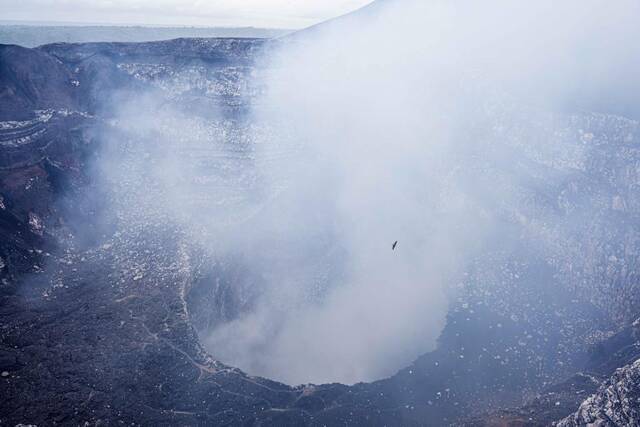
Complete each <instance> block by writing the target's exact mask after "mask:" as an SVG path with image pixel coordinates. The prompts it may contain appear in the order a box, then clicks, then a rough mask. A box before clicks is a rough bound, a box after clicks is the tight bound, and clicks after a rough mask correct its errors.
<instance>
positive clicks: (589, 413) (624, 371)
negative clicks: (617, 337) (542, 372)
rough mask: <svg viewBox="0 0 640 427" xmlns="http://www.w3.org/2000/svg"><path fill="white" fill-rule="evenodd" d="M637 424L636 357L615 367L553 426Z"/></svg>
mask: <svg viewBox="0 0 640 427" xmlns="http://www.w3.org/2000/svg"><path fill="white" fill-rule="evenodd" d="M638 425H640V359H639V360H637V361H636V362H635V363H632V364H631V365H627V366H625V367H623V368H620V369H618V370H616V372H615V373H614V374H613V375H612V376H611V378H609V379H608V380H606V381H605V382H604V384H602V386H601V387H600V388H599V389H598V391H597V392H596V393H595V394H594V395H593V396H591V397H589V398H588V399H587V400H585V401H584V402H583V403H582V404H581V405H580V408H579V409H578V411H577V412H576V413H575V414H573V415H571V416H569V417H567V418H565V419H563V420H562V421H560V422H558V423H557V424H556V426H557V427H583V426H601V427H620V426H638Z"/></svg>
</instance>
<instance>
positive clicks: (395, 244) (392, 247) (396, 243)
mask: <svg viewBox="0 0 640 427" xmlns="http://www.w3.org/2000/svg"><path fill="white" fill-rule="evenodd" d="M396 246H398V241H397V240H396V241H395V242H393V246H391V250H392V251H395V250H396Z"/></svg>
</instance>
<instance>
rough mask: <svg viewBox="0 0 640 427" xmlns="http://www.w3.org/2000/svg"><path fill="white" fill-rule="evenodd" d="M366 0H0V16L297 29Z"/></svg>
mask: <svg viewBox="0 0 640 427" xmlns="http://www.w3.org/2000/svg"><path fill="white" fill-rule="evenodd" d="M370 2H371V0H0V20H20V21H48V22H52V21H57V22H78V23H117V24H144V25H195V26H225V27H229V26H254V27H268V28H302V27H306V26H309V25H312V24H315V23H317V22H321V21H323V20H326V19H328V18H331V17H334V16H338V15H342V14H344V13H347V12H350V11H352V10H355V9H358V8H359V7H361V6H364V5H365V4H367V3H370Z"/></svg>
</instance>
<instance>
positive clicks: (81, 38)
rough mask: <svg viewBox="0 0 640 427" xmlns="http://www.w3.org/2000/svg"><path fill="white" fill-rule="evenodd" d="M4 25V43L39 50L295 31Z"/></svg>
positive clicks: (262, 36)
mask: <svg viewBox="0 0 640 427" xmlns="http://www.w3.org/2000/svg"><path fill="white" fill-rule="evenodd" d="M2 22H3V23H0V44H12V45H19V46H23V47H37V46H42V45H45V44H51V43H91V42H148V41H162V40H171V39H177V38H260V39H269V38H274V37H279V36H283V35H285V34H287V33H289V32H291V30H282V29H268V28H253V27H242V28H227V27H211V28H207V27H151V26H136V25H131V26H127V25H111V26H110V25H103V24H96V25H79V24H68V25H65V24H62V23H60V24H58V23H47V25H45V24H43V25H39V24H38V23H35V22H29V23H17V22H15V23H7V22H8V21H2Z"/></svg>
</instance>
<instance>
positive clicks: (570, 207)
mask: <svg viewBox="0 0 640 427" xmlns="http://www.w3.org/2000/svg"><path fill="white" fill-rule="evenodd" d="M267 44H268V42H265V41H262V40H257V39H178V40H173V41H167V42H153V43H141V44H129V43H90V44H54V45H46V46H42V47H40V48H36V49H26V48H21V47H17V46H0V280H1V281H2V282H1V285H0V320H1V321H0V375H1V377H0V395H2V396H3V398H4V401H3V405H2V406H1V407H0V425H18V424H23V425H24V424H26V425H28V424H35V425H80V424H83V425H84V424H85V423H86V425H116V424H130V425H150V424H151V425H176V424H177V425H318V426H320V425H363V426H364V425H367V426H370V425H380V426H382V425H403V426H407V425H513V426H521V425H553V424H554V423H555V424H556V425H562V426H574V425H575V426H579V425H587V424H592V425H611V426H617V425H620V426H622V425H638V424H639V423H640V421H639V420H640V419H639V415H638V408H639V407H640V403H639V402H638V396H639V394H638V393H639V390H640V383H639V381H638V375H639V374H638V372H639V370H640V367H639V366H638V362H637V361H638V360H639V359H640V345H639V342H638V323H637V322H635V323H634V321H636V319H637V318H638V316H639V315H640V310H639V309H638V307H640V305H639V303H640V290H639V288H638V273H637V265H638V259H639V256H640V237H639V235H638V230H637V224H638V221H639V220H640V218H639V214H640V198H639V195H640V192H639V191H638V186H639V185H640V124H639V123H638V122H637V121H635V120H632V119H629V118H623V117H619V116H615V115H611V114H606V113H597V114H596V113H583V112H569V113H557V114H556V113H554V114H546V113H540V112H537V111H530V110H526V109H522V110H516V112H515V113H513V111H514V110H509V111H512V113H510V114H512V115H511V116H509V117H504V116H503V112H504V111H505V109H503V108H501V107H500V106H499V105H498V106H492V107H491V108H493V110H492V111H493V115H492V116H491V117H492V120H493V121H494V124H495V126H493V127H492V129H493V132H494V134H492V135H489V136H486V141H494V140H495V138H496V137H499V139H500V140H501V141H502V144H504V145H505V147H507V148H508V149H509V150H513V151H514V152H516V153H518V156H517V157H518V158H519V159H520V161H519V163H518V164H510V165H505V164H501V163H500V162H499V159H495V158H493V159H489V161H487V162H476V163H473V164H466V165H464V167H463V168H461V169H460V172H459V173H460V174H461V175H460V176H458V179H460V180H464V179H465V178H466V177H467V176H465V175H464V174H467V175H468V177H469V178H473V179H477V177H481V178H482V179H486V180H487V182H489V180H490V183H491V184H490V185H491V186H493V188H494V189H495V192H496V193H499V192H500V190H501V189H502V188H504V189H506V188H507V187H508V192H509V193H510V194H516V195H517V203H516V204H512V205H507V206H505V205H503V204H501V203H500V200H499V198H496V206H495V211H496V212H497V215H498V217H499V218H500V224H501V225H502V226H503V229H504V236H505V237H504V239H505V242H507V243H505V244H504V245H502V246H498V249H496V248H495V247H494V248H492V250H490V251H486V252H483V253H482V255H481V256H478V258H477V259H476V260H475V262H474V263H473V265H472V266H471V268H469V270H468V271H467V272H465V275H464V279H463V280H462V281H461V283H459V285H458V288H459V290H458V292H456V294H455V295H456V296H455V298H454V301H453V304H452V307H451V309H450V312H449V315H448V317H447V325H446V327H445V329H444V331H443V332H442V335H441V337H440V340H439V344H438V348H437V349H436V350H435V351H433V352H431V353H428V354H425V355H423V356H421V357H419V358H418V359H417V360H416V361H415V362H414V363H413V364H411V365H410V366H408V367H406V368H405V369H402V370H400V371H399V372H398V373H397V374H396V375H394V376H392V377H390V378H387V379H383V380H380V381H376V382H373V383H367V384H364V383H362V384H356V385H353V386H345V385H340V384H331V385H302V386H293V385H284V384H280V383H277V382H274V381H270V380H268V379H263V378H258V377H254V376H251V375H248V374H246V373H244V372H242V371H241V370H239V369H236V368H234V367H230V366H226V365H225V364H223V363H221V362H219V361H217V360H216V349H215V348H210V347H207V348H205V347H204V346H203V344H202V337H203V336H204V334H206V333H207V331H208V330H210V329H211V327H213V326H215V325H218V324H221V323H224V322H228V321H231V320H233V319H235V318H237V317H238V316H239V315H240V314H241V313H242V312H243V311H244V310H247V309H248V308H249V307H250V306H251V301H252V298H253V296H252V295H251V294H250V292H251V291H250V289H253V288H251V287H249V286H240V285H239V284H243V283H244V284H246V283H253V282H252V280H254V278H251V277H249V278H247V277H246V273H245V272H244V271H243V268H242V263H239V262H237V260H228V259H221V258H219V257H217V256H216V254H215V253H212V252H211V251H208V250H206V249H205V245H203V244H201V243H202V241H203V240H206V239H207V238H208V236H207V232H206V228H207V225H208V223H207V222H206V221H207V219H206V218H207V217H208V215H207V213H206V212H205V213H204V214H203V215H202V224H203V227H202V229H195V230H194V229H192V228H189V227H184V226H183V224H182V222H181V221H180V220H178V221H176V220H175V218H176V217H177V218H180V215H181V211H180V209H178V210H177V211H176V208H180V206H167V204H166V203H165V202H166V200H175V199H168V197H169V192H170V190H171V189H172V188H173V187H172V184H171V183H169V184H170V185H166V183H163V181H162V179H161V175H162V174H163V170H164V169H163V168H165V167H166V165H165V164H163V163H162V162H161V160H162V153H163V152H160V153H159V152H157V151H154V150H152V149H149V145H148V144H147V143H144V144H143V143H142V142H140V141H143V140H144V141H160V140H166V141H169V144H170V145H168V149H171V150H173V151H171V152H172V153H176V154H175V155H179V156H186V157H189V158H192V159H194V161H193V162H191V163H189V167H188V169H185V170H180V171H178V172H179V176H183V177H185V179H184V181H185V182H187V183H188V185H189V187H188V188H189V189H190V191H189V192H187V193H188V194H197V195H199V196H201V197H202V198H203V199H202V200H200V199H192V198H187V197H185V198H184V200H182V199H177V200H182V202H183V203H185V204H190V205H193V206H194V207H195V208H197V207H198V206H207V203H209V202H210V201H206V203H205V201H204V198H207V197H213V196H212V194H218V195H219V194H224V195H225V197H224V198H223V197H220V203H221V204H223V205H224V206H228V207H229V208H230V209H234V210H236V211H237V212H238V217H239V218H242V217H243V215H245V214H246V215H250V214H251V213H247V212H245V211H243V209H245V207H246V204H245V203H244V201H243V200H242V199H241V198H239V197H234V196H237V195H236V194H226V193H224V190H223V188H224V185H223V184H224V183H225V182H227V180H233V182H234V183H237V182H240V183H241V184H242V185H243V186H244V187H243V188H249V189H253V188H259V186H257V184H256V181H257V180H258V178H257V177H256V176H252V175H250V174H246V172H245V168H244V165H245V164H246V162H251V161H252V160H254V159H255V157H254V156H253V154H252V150H253V148H252V141H251V139H250V138H249V136H248V135H249V132H248V130H249V129H251V126H252V125H251V123H248V122H247V120H246V114H245V113H246V112H247V111H248V110H249V109H250V108H251V104H252V102H253V101H254V99H255V97H256V95H257V94H258V93H259V92H260V90H261V89H260V87H259V86H258V85H256V84H255V82H254V80H253V79H252V77H253V76H255V73H257V72H259V70H257V69H256V62H255V61H256V59H257V58H258V57H259V55H260V54H261V52H263V49H264V48H265V46H266V45H267ZM132 94H133V95H132ZM149 94H152V100H151V101H149V102H151V103H152V104H153V106H154V108H156V110H154V111H157V115H158V117H159V118H160V119H159V122H160V123H158V122H152V123H151V124H146V123H135V120H136V119H135V117H136V116H135V115H133V117H134V119H133V120H134V123H131V122H129V121H128V120H127V117H126V114H125V115H124V116H123V114H122V113H121V112H117V111H116V110H117V108H115V106H120V105H123V104H126V103H127V102H130V98H132V97H133V98H136V97H139V98H143V97H147V96H149ZM211 111H215V112H216V113H215V115H213V114H212V113H211ZM178 116H180V120H179V121H178V122H177V124H173V123H172V122H171V120H173V119H172V118H175V117H178ZM185 117H186V118H185ZM176 120H177V119H176ZM187 125H188V126H189V129H188V130H189V132H190V134H191V135H195V136H193V137H192V138H190V139H189V140H188V141H186V142H185V141H182V142H181V132H182V130H184V127H185V126H187ZM137 127H145V128H147V127H148V128H150V130H149V132H148V133H145V134H144V136H143V137H139V136H137V135H138V134H137V133H136V132H137V130H136V128H137ZM252 130H254V129H252ZM531 135H535V136H536V137H537V138H538V139H539V141H540V143H539V144H537V145H536V146H535V147H536V149H531V145H528V144H523V140H525V139H526V138H531ZM115 142H118V143H117V144H116V143H115ZM479 143H480V144H481V143H482V140H480V141H479ZM171 144H175V145H171ZM114 147H115V148H114ZM272 155H273V156H274V157H275V156H287V155H288V154H287V153H281V152H274V153H272ZM114 159H115V160H114ZM150 164H151V165H157V166H154V167H152V168H150V169H149V168H148V165H150ZM149 170H150V171H151V172H150V173H147V172H145V173H142V172H141V171H149ZM515 170H518V176H522V171H526V172H525V173H524V176H525V177H526V179H522V180H518V181H517V182H515V181H514V180H513V176H514V175H515V174H514V171H515ZM131 176H133V177H137V179H135V180H129V179H124V178H122V179H120V177H131ZM549 176H554V177H558V176H559V177H561V179H554V180H553V183H554V185H553V186H549V185H548V182H547V177H549ZM159 177H160V178H159ZM159 183H160V184H163V185H160V184H159ZM556 183H559V184H556ZM212 188H214V189H216V191H215V192H214V191H211V190H212ZM221 188H222V189H221ZM204 190H206V191H204ZM256 191H257V190H256ZM132 206H135V209H132ZM191 211H195V212H197V209H193V210H191ZM176 212H177V213H176ZM214 220H215V219H214ZM239 221H241V220H239ZM256 280H257V279H256ZM598 423H600V424H598Z"/></svg>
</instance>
